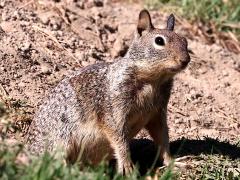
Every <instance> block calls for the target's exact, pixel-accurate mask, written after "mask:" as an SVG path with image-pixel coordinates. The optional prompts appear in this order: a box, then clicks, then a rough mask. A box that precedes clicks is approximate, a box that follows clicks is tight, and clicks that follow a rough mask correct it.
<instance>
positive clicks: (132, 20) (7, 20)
mask: <svg viewBox="0 0 240 180" xmlns="http://www.w3.org/2000/svg"><path fill="white" fill-rule="evenodd" d="M0 2H1V3H0V89H1V97H2V98H3V99H4V98H6V97H10V98H13V99H17V100H20V101H24V102H25V103H26V104H27V106H26V111H28V112H29V114H30V117H31V116H32V115H33V114H34V112H35V110H36V109H37V108H38V106H39V104H40V102H41V100H42V99H43V98H44V96H45V95H46V94H47V93H48V92H49V90H50V89H51V88H52V87H54V86H55V85H56V84H57V83H58V82H59V81H60V80H61V79H62V78H64V76H66V75H67V74H69V73H71V72H72V71H74V70H76V69H78V68H80V67H83V66H87V65H89V64H94V63H97V62H102V61H113V59H114V58H117V57H119V56H123V55H124V53H125V52H126V50H127V48H128V45H129V43H130V41H131V38H132V37H133V36H132V34H133V32H134V31H135V26H136V21H137V18H138V13H139V11H140V10H141V9H142V7H143V5H142V4H136V3H134V4H131V3H125V2H112V1H107V0H106V1H100V0H85V1H74V0H66V1H63V0H62V1H61V0H60V1H53V0H52V1H49V0H37V1H26V0H21V1H20V0H17V1H10V0H6V1H0ZM151 15H152V18H153V23H154V24H157V26H159V27H165V19H166V17H167V15H165V14H162V13H161V12H159V11H152V12H151ZM176 27H177V29H176V31H177V32H179V33H180V34H186V32H185V31H184V30H183V29H181V27H179V26H178V24H177V25H176ZM189 49H190V50H191V51H192V52H193V53H192V61H191V63H190V65H189V67H188V68H187V69H186V70H185V72H182V73H181V74H179V75H178V76H177V77H176V78H175V84H174V89H173V92H172V96H171V99H170V104H169V108H168V112H169V113H168V124H169V131H170V138H171V140H176V139H179V138H181V137H185V138H188V139H202V138H203V137H206V136H207V137H211V138H214V139H216V138H218V139H220V140H228V141H229V142H232V143H236V142H237V141H239V139H240V135H239V132H240V111H239V109H240V61H239V60H240V55H237V54H233V53H230V52H228V51H227V50H225V49H223V48H221V47H219V46H217V45H211V46H209V45H206V44H204V43H203V42H201V40H189ZM142 136H147V135H146V133H145V132H142V133H141V134H140V135H139V137H142Z"/></svg>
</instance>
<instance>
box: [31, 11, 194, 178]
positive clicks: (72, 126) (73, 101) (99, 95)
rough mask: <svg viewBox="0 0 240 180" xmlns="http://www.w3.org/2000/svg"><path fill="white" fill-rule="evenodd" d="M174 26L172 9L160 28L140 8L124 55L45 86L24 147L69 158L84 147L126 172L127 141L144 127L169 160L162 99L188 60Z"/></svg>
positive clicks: (87, 156)
mask: <svg viewBox="0 0 240 180" xmlns="http://www.w3.org/2000/svg"><path fill="white" fill-rule="evenodd" d="M173 27H174V17H173V16H172V15H171V16H170V18H169V19H168V22H167V28H166V29H165V30H160V29H155V28H154V27H153V25H152V24H151V18H150V15H149V13H148V11H146V10H143V11H141V12H140V15H139V22H138V26H137V33H136V36H135V39H134V40H133V42H132V45H131V46H130V48H129V50H128V52H127V54H126V56H125V57H123V58H120V59H117V60H115V61H114V62H113V63H101V64H95V65H91V66H87V67H85V68H82V69H80V70H79V71H77V72H75V73H74V74H73V75H71V76H69V77H67V78H66V79H64V80H62V81H61V82H60V83H59V84H58V85H57V86H56V87H55V88H54V89H53V90H52V91H51V92H50V95H49V96H48V97H47V98H46V99H45V100H44V101H43V104H42V105H41V106H40V108H39V110H38V111H37V113H36V115H35V117H34V120H33V122H32V124H31V127H30V131H29V135H28V139H27V144H28V148H29V150H30V151H31V152H32V153H35V154H40V153H42V152H44V151H45V150H47V151H50V152H52V151H54V150H55V149H57V147H62V148H63V150H64V152H65V154H66V157H69V158H70V159H71V160H73V161H74V160H75V159H77V158H78V153H79V152H80V150H79V149H83V154H82V157H81V160H82V161H83V162H85V161H87V162H91V163H93V164H97V163H98V162H100V161H101V160H102V159H103V157H106V158H107V159H110V158H113V157H115V158H116V159H117V163H118V171H119V172H121V173H124V174H125V173H129V172H131V170H132V163H131V160H130V158H129V141H130V139H132V138H133V137H134V136H135V135H136V134H137V133H138V132H139V131H140V130H141V129H143V128H146V129H147V130H148V131H149V133H150V135H151V136H152V137H153V139H154V141H155V143H156V144H157V145H160V146H161V150H160V158H161V159H162V160H163V161H164V163H165V164H168V163H169V161H170V159H171V157H170V154H169V137H168V127H167V121H166V109H167V104H168V100H169V97H170V92H171V87H172V82H173V76H174V75H175V74H176V73H177V72H179V71H181V70H182V69H184V68H185V67H186V64H187V63H188V62H189V60H190V57H189V54H188V51H187V41H186V39H185V38H183V37H181V36H179V35H177V34H176V33H174V32H173V31H172V30H173ZM159 35H161V36H163V37H164V38H165V41H166V42H165V45H163V46H158V45H156V44H154V40H155V38H156V36H159Z"/></svg>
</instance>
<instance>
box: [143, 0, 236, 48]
mask: <svg viewBox="0 0 240 180" xmlns="http://www.w3.org/2000/svg"><path fill="white" fill-rule="evenodd" d="M145 4H146V6H147V7H148V8H152V9H159V10H162V11H168V12H173V13H175V14H178V15H180V16H182V17H184V18H186V19H187V20H189V21H190V23H191V24H195V25H197V27H198V29H201V30H202V31H204V33H206V34H208V36H207V37H206V38H208V40H209V41H211V42H212V43H215V42H217V41H218V39H221V40H222V41H226V40H231V41H233V42H232V43H233V44H235V46H238V47H237V48H236V49H237V51H239V48H240V43H239V42H240V2H239V0H201V1H199V0H145ZM210 36H212V37H210ZM213 36H215V37H213ZM226 43H227V42H221V43H220V44H222V45H226V46H228V44H226ZM228 43H229V42H228ZM232 43H231V44H232ZM236 44H237V45H236ZM230 47H231V46H230ZM230 47H229V48H228V49H229V50H231V48H230Z"/></svg>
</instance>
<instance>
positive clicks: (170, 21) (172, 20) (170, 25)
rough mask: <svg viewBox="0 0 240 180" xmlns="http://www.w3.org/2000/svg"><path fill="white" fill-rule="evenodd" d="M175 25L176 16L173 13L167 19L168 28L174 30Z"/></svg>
mask: <svg viewBox="0 0 240 180" xmlns="http://www.w3.org/2000/svg"><path fill="white" fill-rule="evenodd" d="M174 25H175V17H174V15H173V14H171V15H170V16H169V17H168V20H167V30H169V31H173V29H174Z"/></svg>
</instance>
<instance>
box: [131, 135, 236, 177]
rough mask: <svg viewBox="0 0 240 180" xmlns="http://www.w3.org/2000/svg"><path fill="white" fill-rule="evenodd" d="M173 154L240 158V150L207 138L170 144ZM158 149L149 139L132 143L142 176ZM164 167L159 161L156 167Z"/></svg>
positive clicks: (182, 140)
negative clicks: (217, 155)
mask: <svg viewBox="0 0 240 180" xmlns="http://www.w3.org/2000/svg"><path fill="white" fill-rule="evenodd" d="M170 148H171V149H170V151H171V154H172V155H174V156H175V157H182V156H187V155H194V156H197V155H200V154H206V155H207V154H219V155H224V156H228V157H229V158H231V159H233V160H235V159H237V158H240V148H239V147H237V145H232V144H230V143H228V142H220V141H219V140H216V139H211V138H205V139H204V140H189V139H185V138H183V139H179V140H176V141H173V142H171V143H170ZM156 152H157V147H156V146H155V145H154V143H153V141H151V140H149V139H135V140H133V141H132V142H131V154H132V160H133V162H134V163H137V164H138V165H139V171H140V173H141V174H145V173H146V171H147V170H148V169H149V168H150V167H151V166H152V164H153V162H154V160H155V157H156ZM159 166H162V162H160V161H157V162H156V165H155V167H159Z"/></svg>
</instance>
